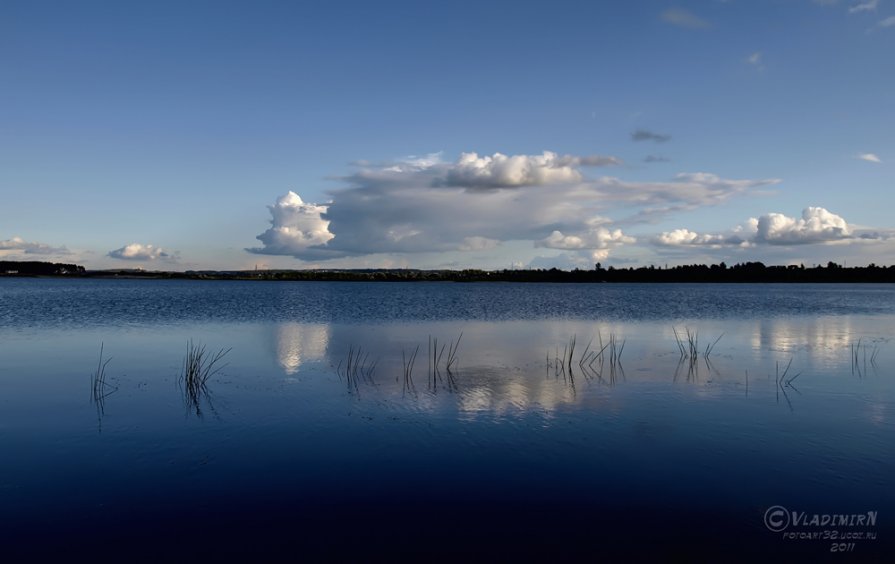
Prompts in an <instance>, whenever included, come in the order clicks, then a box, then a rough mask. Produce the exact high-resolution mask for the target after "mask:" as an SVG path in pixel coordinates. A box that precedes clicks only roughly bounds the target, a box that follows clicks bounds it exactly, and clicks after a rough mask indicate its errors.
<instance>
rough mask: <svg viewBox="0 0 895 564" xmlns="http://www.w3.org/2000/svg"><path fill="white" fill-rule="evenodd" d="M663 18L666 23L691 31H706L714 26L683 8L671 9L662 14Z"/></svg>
mask: <svg viewBox="0 0 895 564" xmlns="http://www.w3.org/2000/svg"><path fill="white" fill-rule="evenodd" d="M661 17H662V19H663V20H665V21H666V22H668V23H670V24H673V25H676V26H679V27H686V28H690V29H705V28H709V27H712V24H711V23H709V22H708V21H706V20H704V19H702V18H700V17H699V16H697V15H696V14H694V13H692V12H688V11H687V10H684V9H682V8H669V9H667V10H665V11H664V12H662V16H661Z"/></svg>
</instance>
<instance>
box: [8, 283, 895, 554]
mask: <svg viewBox="0 0 895 564" xmlns="http://www.w3.org/2000/svg"><path fill="white" fill-rule="evenodd" d="M893 327H895V288H893V287H891V286H882V285H848V286H845V285H606V284H598V285H554V284H543V285H540V284H531V285H526V284H451V283H444V284H441V283H407V284H400V283H389V284H375V283H370V284H367V283H261V282H248V283H243V282H220V281H215V282H198V281H173V282H172V281H138V280H84V281H65V280H32V279H3V280H0V448H2V452H3V464H2V465H0V522H2V523H0V524H2V527H0V545H2V546H4V550H7V549H8V550H7V553H9V554H12V555H13V556H16V557H18V558H19V559H29V558H32V559H33V558H39V557H44V556H56V557H58V556H72V555H78V556H82V555H83V556H89V557H90V558H92V559H96V560H119V559H120V558H122V557H123V555H127V558H128V559H138V560H139V559H146V560H159V559H164V560H166V561H171V560H195V559H196V558H200V559H206V558H207V559H211V558H216V559H219V558H222V557H223V558H225V559H227V558H243V559H244V558H250V557H258V556H263V557H264V559H267V560H292V561H294V560H302V559H307V558H313V559H343V558H354V559H357V558H364V559H376V558H381V557H383V556H386V557H399V556H401V555H402V554H411V555H413V556H415V557H425V558H427V559H429V560H439V559H443V560H456V559H459V558H463V559H466V560H476V559H481V560H493V559H507V558H512V557H522V558H525V559H546V558H551V559H556V558H560V559H583V558H587V559H589V560H592V559H595V558H599V557H601V556H609V557H613V558H628V559H632V558H637V557H643V556H646V557H652V558H663V559H668V558H682V559H690V560H692V559H697V560H699V559H704V558H707V559H712V560H718V559H721V558H724V559H726V560H730V559H731V558H733V559H738V558H740V559H755V558H758V557H767V558H773V559H780V558H783V557H786V558H790V557H797V558H801V559H805V558H810V559H812V560H818V559H825V558H832V559H837V560H841V559H848V560H859V561H860V560H868V561H873V560H884V559H885V556H886V555H887V554H890V553H891V550H892V548H893V534H895V529H893V521H895V488H893V478H892V477H893V476H895V447H893V446H892V445H893V444H895V424H893V417H895V381H893V378H892V368H893V364H895V343H893V342H892V328H893ZM675 330H676V331H677V333H678V335H677V337H676V335H675ZM688 330H689V332H690V334H691V336H694V335H696V334H698V337H694V340H697V339H698V356H697V357H696V358H695V359H693V358H682V355H681V351H680V349H679V347H678V342H677V339H678V338H682V339H683V340H684V341H686V340H687V337H686V332H687V331H688ZM461 335H462V337H461ZM436 339H437V346H435V347H433V342H434V340H436ZM190 340H192V341H193V342H194V343H201V344H204V345H205V346H206V350H208V351H209V352H210V353H212V352H216V351H218V350H221V349H224V350H226V349H231V350H230V352H229V353H227V355H226V356H225V357H224V360H223V363H225V366H223V368H222V370H221V371H220V372H219V373H217V374H215V375H214V376H213V377H212V378H211V379H210V380H209V382H208V384H207V387H206V388H205V389H203V390H201V391H200V393H198V394H193V395H190V394H189V393H187V392H186V391H185V388H184V386H183V385H182V382H181V381H180V378H179V375H180V373H181V368H182V364H183V359H184V355H185V353H186V349H187V343H188V342H189V341H190ZM573 341H574V343H575V345H574V351H573V352H572V361H571V362H568V360H566V361H565V362H563V361H562V360H558V359H561V358H565V359H568V354H569V350H570V348H571V343H572V342H573ZM713 343H714V347H713V348H712V349H711V352H710V354H709V355H708V356H706V354H705V351H706V347H708V346H710V345H712V344H713ZM685 345H686V343H685ZM100 347H102V354H103V357H102V358H103V361H104V362H105V361H106V360H108V364H106V366H105V384H104V385H100V386H99V387H98V388H96V389H95V388H94V386H93V385H92V377H93V375H94V373H95V372H96V371H97V366H98V363H99V360H100ZM442 347H444V352H441V350H442ZM455 347H456V352H455V354H454V359H453V362H452V363H451V369H450V370H448V369H447V364H448V357H450V356H451V352H452V349H454V348H455ZM603 347H605V348H603ZM433 348H434V349H435V352H434V356H435V357H436V359H439V355H440V359H439V360H438V363H437V366H438V368H437V370H436V369H434V368H433V361H432V355H431V354H430V352H431V351H432V349H433ZM613 349H614V351H615V355H614V357H613V354H612V351H613ZM600 350H602V351H603V354H602V355H597V354H596V353H597V352H598V351H600ZM357 351H361V352H360V355H358V354H357ZM415 351H416V354H417V356H416V359H415V362H414V363H413V364H412V367H411V365H410V364H411V363H410V360H409V359H410V358H411V357H412V356H413V354H414V352H415ZM613 358H614V360H613ZM349 362H351V363H352V365H353V368H352V370H350V371H349V370H348V369H347V367H348V364H349ZM561 364H564V366H563V367H560V365H561ZM355 368H356V369H355ZM772 506H782V507H783V508H785V512H783V513H774V512H773V511H772V512H771V513H768V509H769V508H771V507H772ZM868 512H869V513H870V514H872V515H874V516H875V522H873V523H872V524H870V523H869V521H868V522H865V524H864V525H861V526H859V525H853V526H848V525H836V526H831V525H822V524H820V523H819V524H817V525H812V524H810V519H811V517H812V516H813V515H814V514H818V515H819V516H820V518H821V519H822V518H823V516H825V515H837V516H838V515H846V516H851V515H860V516H864V517H866V516H867V515H868ZM793 513H795V514H796V515H795V516H796V517H798V516H800V515H802V514H803V513H804V514H805V516H806V517H805V519H806V522H790V523H788V526H787V527H785V528H783V530H780V529H781V527H782V526H783V525H786V523H783V522H782V521H781V519H783V518H788V519H789V521H792V520H793V519H792V518H793ZM766 515H767V517H768V520H769V524H770V528H774V529H777V530H775V531H771V530H769V527H768V525H767V524H766ZM781 516H782V517H781ZM812 536H816V537H819V538H804V537H812ZM846 536H850V537H852V538H845V537H846ZM861 536H864V537H867V536H875V537H876V538H858V537H861ZM791 537H795V538H791ZM800 537H803V538H800ZM825 537H826V538H825ZM833 537H835V539H834V538H833ZM842 551H845V554H841V552H842Z"/></svg>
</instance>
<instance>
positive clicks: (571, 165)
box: [444, 151, 621, 189]
mask: <svg viewBox="0 0 895 564" xmlns="http://www.w3.org/2000/svg"><path fill="white" fill-rule="evenodd" d="M620 163H621V161H619V159H616V158H615V157H604V156H599V155H593V156H584V157H578V156H572V155H564V156H559V155H557V154H556V153H551V152H549V151H545V152H544V153H543V154H541V155H513V156H507V155H503V154H501V153H494V155H491V156H488V155H484V156H481V157H480V156H479V155H478V154H477V153H463V154H461V155H460V159H459V160H458V161H457V163H456V164H455V165H453V166H451V167H449V168H448V170H447V175H446V177H445V179H444V184H445V185H446V186H461V187H464V188H480V189H491V188H510V187H518V186H543V185H546V184H563V183H569V182H578V181H580V180H581V178H582V176H581V173H580V172H579V171H578V167H580V166H607V165H616V164H620Z"/></svg>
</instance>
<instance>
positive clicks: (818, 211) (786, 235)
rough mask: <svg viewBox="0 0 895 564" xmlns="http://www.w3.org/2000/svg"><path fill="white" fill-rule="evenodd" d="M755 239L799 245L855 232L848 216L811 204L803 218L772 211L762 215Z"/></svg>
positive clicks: (837, 239)
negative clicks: (851, 227)
mask: <svg viewBox="0 0 895 564" xmlns="http://www.w3.org/2000/svg"><path fill="white" fill-rule="evenodd" d="M756 229H757V231H756V234H755V241H756V242H757V243H768V244H772V245H797V244H805V243H822V242H826V241H839V240H842V239H847V238H849V237H850V236H851V229H850V228H849V226H848V224H847V223H846V222H845V220H844V219H843V218H842V217H840V216H838V215H836V214H834V213H831V212H829V211H827V210H825V209H824V208H819V207H809V208H805V209H804V210H803V211H802V217H801V219H796V218H792V217H787V216H785V215H783V214H782V213H769V214H767V215H763V216H761V217H760V218H758V222H757V224H756Z"/></svg>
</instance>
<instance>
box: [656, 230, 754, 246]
mask: <svg viewBox="0 0 895 564" xmlns="http://www.w3.org/2000/svg"><path fill="white" fill-rule="evenodd" d="M654 242H655V243H656V244H658V245H664V246H667V247H681V246H709V247H721V246H731V245H739V246H746V245H748V242H747V241H745V240H744V239H742V238H741V237H739V236H737V235H713V234H708V233H696V232H695V231H690V230H689V229H675V230H673V231H666V232H665V233H662V234H661V235H659V236H658V237H656V239H655V240H654Z"/></svg>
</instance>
